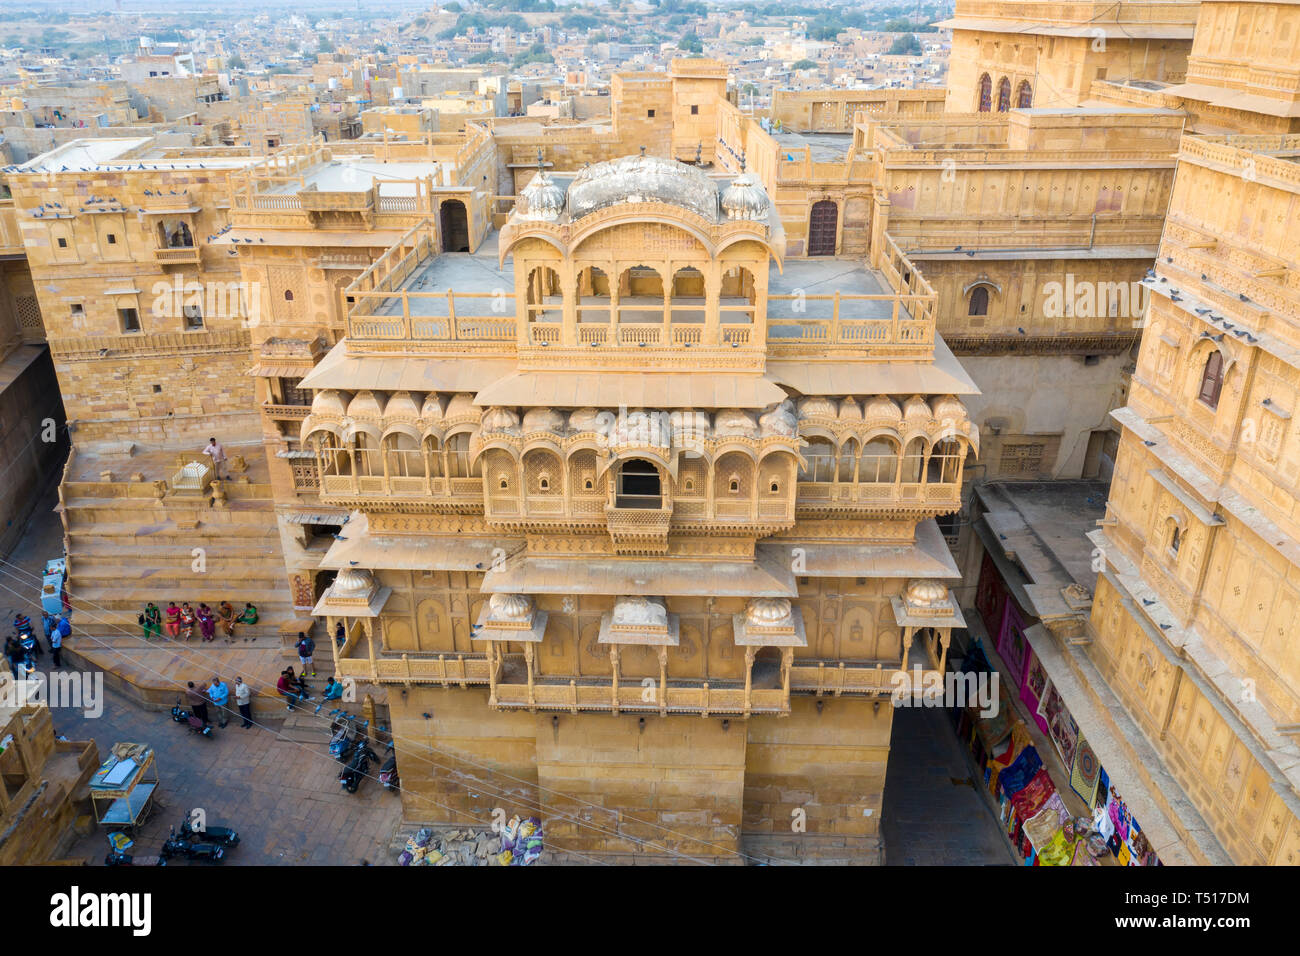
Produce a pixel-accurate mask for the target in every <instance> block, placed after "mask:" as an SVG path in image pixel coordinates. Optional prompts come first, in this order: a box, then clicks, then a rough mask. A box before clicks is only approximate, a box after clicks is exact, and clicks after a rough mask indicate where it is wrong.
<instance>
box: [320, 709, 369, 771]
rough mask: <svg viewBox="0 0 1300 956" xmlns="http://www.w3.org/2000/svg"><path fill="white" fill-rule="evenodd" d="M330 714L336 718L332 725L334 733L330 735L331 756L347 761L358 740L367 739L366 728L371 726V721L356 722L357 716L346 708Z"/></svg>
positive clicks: (340, 761) (340, 760)
mask: <svg viewBox="0 0 1300 956" xmlns="http://www.w3.org/2000/svg"><path fill="white" fill-rule="evenodd" d="M330 716H332V717H333V718H334V723H333V724H332V725H331V730H333V734H332V735H331V736H330V756H331V757H333V758H334V759H335V760H337V761H338V762H339V763H347V762H348V760H350V759H351V758H352V754H353V752H354V751H355V750H356V747H357V742H358V741H361V740H365V739H366V728H367V727H369V726H370V721H368V720H358V721H355V723H354V720H355V718H354V717H353V716H352V715H351V714H349V713H348V712H347V711H346V710H336V711H334V713H333V714H331V715H330Z"/></svg>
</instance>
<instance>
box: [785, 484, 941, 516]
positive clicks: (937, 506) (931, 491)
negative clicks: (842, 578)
mask: <svg viewBox="0 0 1300 956" xmlns="http://www.w3.org/2000/svg"><path fill="white" fill-rule="evenodd" d="M795 496H796V506H797V508H798V510H800V511H805V510H824V509H853V510H866V509H876V508H886V509H893V508H900V507H910V508H915V509H917V510H921V511H935V512H936V513H938V514H946V513H948V512H951V511H956V510H958V509H959V508H960V507H961V482H960V481H954V482H933V483H931V482H923V481H922V482H912V481H899V482H879V483H873V482H831V481H800V482H798V483H796V485H795Z"/></svg>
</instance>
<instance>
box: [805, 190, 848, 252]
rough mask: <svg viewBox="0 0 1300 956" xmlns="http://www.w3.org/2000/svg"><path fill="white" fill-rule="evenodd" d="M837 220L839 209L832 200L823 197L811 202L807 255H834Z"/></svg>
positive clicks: (837, 229)
mask: <svg viewBox="0 0 1300 956" xmlns="http://www.w3.org/2000/svg"><path fill="white" fill-rule="evenodd" d="M839 221H840V210H839V207H838V206H837V205H835V203H834V202H832V201H831V200H829V199H823V200H821V201H820V202H815V203H813V207H812V212H811V213H810V214H809V216H808V255H810V256H833V255H835V246H836V238H837V233H838V231H839Z"/></svg>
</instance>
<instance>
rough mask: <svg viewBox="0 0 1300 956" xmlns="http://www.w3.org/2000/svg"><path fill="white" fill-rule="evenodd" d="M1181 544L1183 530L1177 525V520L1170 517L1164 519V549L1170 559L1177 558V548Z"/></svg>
mask: <svg viewBox="0 0 1300 956" xmlns="http://www.w3.org/2000/svg"><path fill="white" fill-rule="evenodd" d="M1182 543H1183V529H1182V528H1181V527H1179V525H1178V519H1177V518H1174V517H1172V516H1170V517H1169V518H1167V519H1165V547H1166V548H1167V549H1168V551H1169V556H1170V557H1171V558H1176V557H1178V548H1179V547H1180V546H1181V545H1182Z"/></svg>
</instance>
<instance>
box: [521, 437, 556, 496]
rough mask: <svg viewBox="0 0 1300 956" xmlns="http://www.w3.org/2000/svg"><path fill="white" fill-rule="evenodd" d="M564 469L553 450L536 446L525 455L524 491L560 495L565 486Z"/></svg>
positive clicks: (529, 493)
mask: <svg viewBox="0 0 1300 956" xmlns="http://www.w3.org/2000/svg"><path fill="white" fill-rule="evenodd" d="M563 474H564V469H563V466H561V464H560V459H559V458H557V457H556V456H555V454H554V453H553V452H549V451H544V450H542V449H540V448H534V449H533V450H532V451H530V452H528V453H527V454H526V455H524V493H525V494H527V495H529V496H535V495H548V496H549V495H560V494H561V493H562V492H563V490H564V486H563V484H562V483H561V482H562V480H563Z"/></svg>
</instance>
